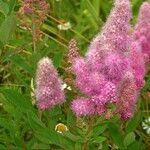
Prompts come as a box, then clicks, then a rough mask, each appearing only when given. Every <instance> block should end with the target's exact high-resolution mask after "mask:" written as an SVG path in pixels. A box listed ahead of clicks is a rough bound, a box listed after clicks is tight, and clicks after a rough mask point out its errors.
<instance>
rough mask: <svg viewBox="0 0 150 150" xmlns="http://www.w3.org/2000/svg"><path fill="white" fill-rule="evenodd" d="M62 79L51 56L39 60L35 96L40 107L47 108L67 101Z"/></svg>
mask: <svg viewBox="0 0 150 150" xmlns="http://www.w3.org/2000/svg"><path fill="white" fill-rule="evenodd" d="M61 83H62V81H61V80H60V79H59V78H58V73H57V71H56V70H55V68H54V66H53V64H52V62H51V60H50V59H49V58H43V59H41V60H40V61H39V63H38V67H37V73H36V90H35V96H36V99H37V105H38V108H39V109H42V110H45V109H48V108H51V107H53V106H54V105H58V104H61V103H63V102H64V101H65V95H64V91H63V90H62V89H61Z"/></svg>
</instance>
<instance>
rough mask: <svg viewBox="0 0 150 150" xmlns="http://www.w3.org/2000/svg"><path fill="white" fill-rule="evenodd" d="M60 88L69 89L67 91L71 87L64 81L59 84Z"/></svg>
mask: <svg viewBox="0 0 150 150" xmlns="http://www.w3.org/2000/svg"><path fill="white" fill-rule="evenodd" d="M61 89H62V90H64V89H67V90H69V91H71V90H72V89H71V87H70V86H68V85H67V84H66V83H63V84H62V85H61Z"/></svg>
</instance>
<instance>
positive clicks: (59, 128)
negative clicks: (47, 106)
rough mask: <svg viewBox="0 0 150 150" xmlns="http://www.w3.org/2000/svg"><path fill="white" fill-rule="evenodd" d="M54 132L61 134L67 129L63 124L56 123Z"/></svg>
mask: <svg viewBox="0 0 150 150" xmlns="http://www.w3.org/2000/svg"><path fill="white" fill-rule="evenodd" d="M55 131H56V132H58V133H60V134H62V133H64V132H66V131H68V128H67V126H66V125H64V124H63V123H58V124H57V125H56V126H55Z"/></svg>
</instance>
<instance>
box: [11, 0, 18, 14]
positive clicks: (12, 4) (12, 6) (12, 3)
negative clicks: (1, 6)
mask: <svg viewBox="0 0 150 150" xmlns="http://www.w3.org/2000/svg"><path fill="white" fill-rule="evenodd" d="M16 2H17V0H10V3H9V14H11V12H12V11H13V10H14V8H15V6H16Z"/></svg>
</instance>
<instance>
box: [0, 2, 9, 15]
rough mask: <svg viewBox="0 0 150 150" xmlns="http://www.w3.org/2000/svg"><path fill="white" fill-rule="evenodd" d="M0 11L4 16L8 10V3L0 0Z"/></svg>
mask: <svg viewBox="0 0 150 150" xmlns="http://www.w3.org/2000/svg"><path fill="white" fill-rule="evenodd" d="M0 12H2V13H3V14H4V15H5V16H7V14H8V12H9V7H8V4H7V3H4V2H3V1H2V0H0Z"/></svg>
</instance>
